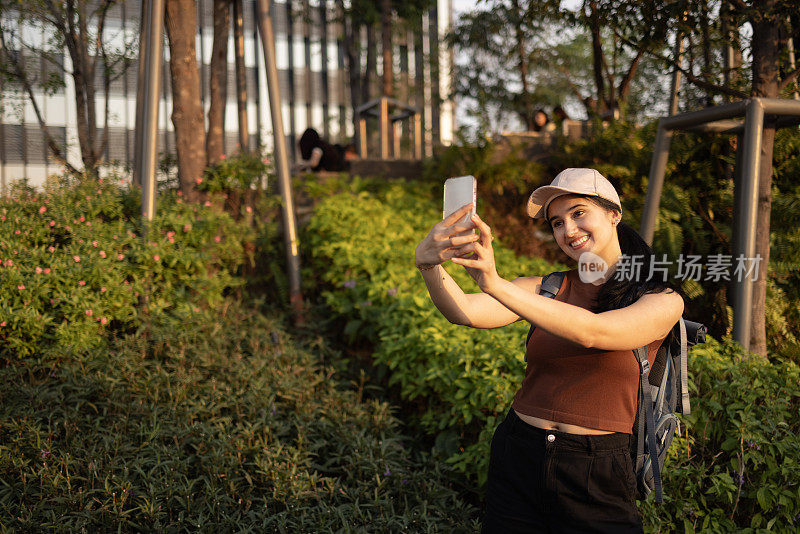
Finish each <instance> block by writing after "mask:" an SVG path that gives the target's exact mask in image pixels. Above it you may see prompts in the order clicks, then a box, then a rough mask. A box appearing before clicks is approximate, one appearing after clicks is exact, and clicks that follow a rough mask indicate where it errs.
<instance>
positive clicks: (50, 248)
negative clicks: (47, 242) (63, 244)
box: [47, 246, 56, 252]
mask: <svg viewBox="0 0 800 534" xmlns="http://www.w3.org/2000/svg"><path fill="white" fill-rule="evenodd" d="M55 251H56V247H53V246H50V247H47V252H55Z"/></svg>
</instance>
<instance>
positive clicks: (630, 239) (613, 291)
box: [575, 195, 684, 313]
mask: <svg viewBox="0 0 800 534" xmlns="http://www.w3.org/2000/svg"><path fill="white" fill-rule="evenodd" d="M575 196H583V197H584V198H586V199H587V200H590V201H591V202H593V203H595V204H597V205H598V206H600V207H601V208H604V209H606V210H609V211H610V210H617V211H619V212H620V213H621V212H622V210H621V209H620V207H619V206H618V205H617V204H615V203H614V202H611V201H610V200H606V199H604V198H601V197H598V196H593V195H586V196H584V195H575ZM617 236H618V237H619V248H620V250H621V251H622V255H623V256H627V257H629V258H634V257H636V263H637V264H641V269H640V270H639V274H638V276H626V277H624V278H620V279H617V277H616V276H612V277H611V278H610V279H609V280H607V281H606V283H604V284H603V285H602V286H601V287H600V291H599V292H598V294H597V299H596V301H595V305H594V306H593V307H592V311H593V312H595V313H600V312H604V311H608V310H617V309H619V308H624V307H626V306H630V305H631V304H633V303H634V302H636V301H637V300H639V299H640V298H642V296H643V295H645V294H647V293H661V292H664V291H668V290H672V291H675V292H676V293H678V294H679V295H681V297H683V296H684V295H683V292H682V291H681V290H680V287H678V286H676V285H675V284H673V283H672V282H670V281H669V278H667V279H666V280H664V279H663V278H659V277H658V276H651V273H650V267H651V265H652V263H653V258H654V256H655V255H654V254H653V249H652V248H650V245H648V244H647V242H645V240H644V239H642V236H640V235H639V232H637V231H636V230H634V229H633V228H631V226H630V225H628V224H625V223H624V222H622V221H620V222H619V223H618V224H617ZM639 260H641V262H640V261H639Z"/></svg>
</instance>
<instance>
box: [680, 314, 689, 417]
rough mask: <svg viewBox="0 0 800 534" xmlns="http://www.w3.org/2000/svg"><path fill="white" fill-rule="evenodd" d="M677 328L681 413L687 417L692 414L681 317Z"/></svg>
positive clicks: (684, 334) (683, 325)
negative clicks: (678, 335)
mask: <svg viewBox="0 0 800 534" xmlns="http://www.w3.org/2000/svg"><path fill="white" fill-rule="evenodd" d="M678 328H679V329H680V342H681V355H680V358H681V362H680V363H681V365H680V369H681V371H680V373H681V413H682V414H683V415H689V414H690V413H691V412H692V408H691V406H690V405H689V363H688V361H687V360H688V353H687V345H688V341H687V338H686V323H685V322H684V320H683V317H681V320H680V321H678Z"/></svg>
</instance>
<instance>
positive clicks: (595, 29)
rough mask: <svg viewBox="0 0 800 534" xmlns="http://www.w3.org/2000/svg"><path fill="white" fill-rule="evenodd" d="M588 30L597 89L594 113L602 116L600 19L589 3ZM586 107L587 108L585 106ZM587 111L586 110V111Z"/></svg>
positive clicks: (603, 89) (602, 83)
mask: <svg viewBox="0 0 800 534" xmlns="http://www.w3.org/2000/svg"><path fill="white" fill-rule="evenodd" d="M589 9H590V12H589V15H588V17H589V28H590V31H591V34H592V67H593V70H594V83H595V86H596V88H597V98H596V99H595V100H594V106H595V109H594V112H595V113H596V114H597V115H602V114H603V112H604V111H606V87H605V77H604V75H603V61H604V59H603V43H602V40H601V38H600V18H599V16H598V15H597V5H596V3H595V2H589ZM587 107H588V106H587ZM587 111H588V109H587Z"/></svg>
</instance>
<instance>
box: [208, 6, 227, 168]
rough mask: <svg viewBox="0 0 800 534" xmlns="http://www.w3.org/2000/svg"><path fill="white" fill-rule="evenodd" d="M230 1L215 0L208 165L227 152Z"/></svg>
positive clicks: (209, 92)
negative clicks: (226, 102) (226, 103)
mask: <svg viewBox="0 0 800 534" xmlns="http://www.w3.org/2000/svg"><path fill="white" fill-rule="evenodd" d="M229 13H230V3H229V0H214V44H213V45H212V46H211V60H210V61H209V67H210V69H209V70H210V74H211V75H210V77H209V81H208V94H209V99H210V101H211V103H210V105H209V108H208V134H207V135H206V157H207V158H208V164H209V165H213V164H215V163H217V162H218V161H219V160H220V159H221V157H222V155H223V154H224V153H225V101H226V100H227V98H228V33H229V28H230V26H229V24H230V14H229Z"/></svg>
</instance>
